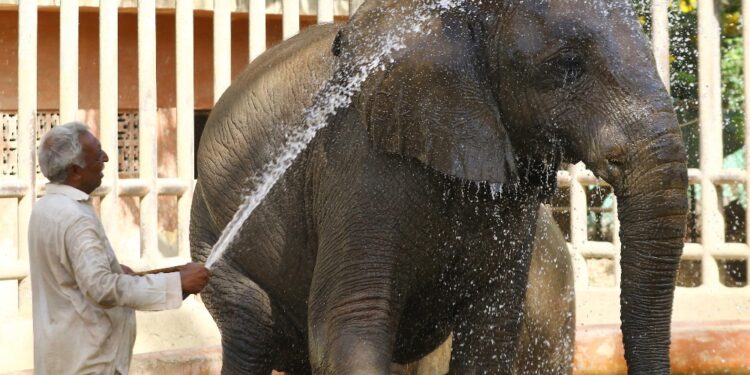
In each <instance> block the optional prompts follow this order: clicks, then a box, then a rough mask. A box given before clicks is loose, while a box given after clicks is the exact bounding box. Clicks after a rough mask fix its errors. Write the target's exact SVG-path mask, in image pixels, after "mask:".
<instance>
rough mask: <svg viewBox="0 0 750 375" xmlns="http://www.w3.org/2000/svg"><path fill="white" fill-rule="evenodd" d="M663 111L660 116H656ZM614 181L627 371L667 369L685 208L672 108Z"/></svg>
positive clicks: (684, 175)
mask: <svg viewBox="0 0 750 375" xmlns="http://www.w3.org/2000/svg"><path fill="white" fill-rule="evenodd" d="M658 117H662V116H658ZM664 117H667V118H666V119H665V118H662V119H661V120H662V121H663V120H667V121H666V122H665V123H662V124H661V125H666V126H658V125H659V124H657V126H655V127H649V128H650V129H652V130H655V129H657V130H656V133H655V134H652V136H650V137H648V138H649V139H648V140H647V141H645V142H644V144H641V145H633V146H631V147H633V148H635V149H636V150H638V151H637V155H635V157H633V158H632V159H630V160H631V161H630V162H629V163H628V164H629V165H627V166H625V168H624V172H625V173H624V174H623V179H622V180H621V181H619V183H615V184H614V188H615V192H616V194H617V196H618V200H619V206H620V208H621V209H620V212H619V218H620V222H621V224H622V225H621V230H620V238H621V241H622V252H621V254H622V257H621V265H622V286H621V288H622V289H621V295H620V303H621V319H622V333H623V341H624V344H625V357H626V359H627V362H628V367H629V373H630V374H669V345H670V322H671V314H672V302H673V298H674V286H675V277H676V274H677V268H678V265H679V261H680V256H681V254H682V247H683V237H684V232H685V221H686V213H687V165H686V156H685V150H684V146H683V143H682V139H681V136H680V132H679V129H678V128H677V126H676V124H675V122H674V121H673V120H674V115H673V114H671V113H670V114H666V116H664Z"/></svg>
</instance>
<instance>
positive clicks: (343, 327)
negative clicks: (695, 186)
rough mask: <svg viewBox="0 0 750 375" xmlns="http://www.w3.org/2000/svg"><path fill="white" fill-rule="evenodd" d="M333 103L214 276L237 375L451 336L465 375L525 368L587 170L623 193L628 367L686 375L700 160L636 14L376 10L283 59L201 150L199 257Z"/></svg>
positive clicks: (500, 8) (418, 345)
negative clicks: (552, 225)
mask: <svg viewBox="0 0 750 375" xmlns="http://www.w3.org/2000/svg"><path fill="white" fill-rule="evenodd" d="M384 51H385V52H384ZM354 78H357V79H359V81H357V82H358V83H355V81H354ZM336 87H346V88H352V90H351V93H350V96H349V97H348V99H347V97H344V98H343V99H342V98H340V97H337V98H336V103H338V104H337V105H336V106H335V107H334V110H332V111H330V112H329V113H327V115H326V118H325V123H326V124H327V125H326V126H325V127H323V128H322V129H320V130H319V131H318V132H317V134H316V135H315V136H314V138H312V140H311V141H310V142H309V144H307V147H306V148H305V149H304V150H302V151H301V153H300V154H299V155H298V156H297V158H296V160H294V162H293V163H292V164H291V165H290V167H289V169H288V170H286V172H285V173H284V174H283V176H282V177H281V178H280V179H279V180H278V182H277V183H276V185H275V186H274V187H273V189H271V190H270V192H269V193H268V195H267V196H266V197H265V199H264V200H263V201H262V203H261V204H260V205H259V206H258V207H257V208H256V209H255V211H254V212H253V213H252V215H251V216H250V217H249V218H248V219H247V221H246V222H244V224H243V225H242V228H241V231H240V232H239V234H238V235H237V237H236V238H235V239H234V241H233V242H232V244H231V246H230V247H228V248H227V251H226V253H225V254H224V256H223V257H222V258H220V260H219V261H218V262H217V263H216V264H214V265H213V266H212V278H211V281H210V282H209V284H208V286H207V287H206V289H204V292H203V293H202V298H203V300H204V302H205V303H206V306H207V308H208V309H209V311H210V312H211V314H212V316H213V318H214V320H215V321H216V323H217V325H218V327H219V329H220V331H221V335H222V348H223V370H222V371H223V373H226V374H232V373H252V374H268V373H270V372H271V369H281V370H284V371H286V372H287V373H292V374H295V373H314V374H388V373H389V371H390V370H389V369H390V366H391V363H392V362H397V363H406V362H409V361H412V360H415V359H418V358H421V357H422V356H424V355H425V354H427V353H429V352H430V351H431V350H432V349H434V348H436V347H437V346H438V345H439V344H440V343H442V342H443V341H444V340H445V339H446V337H448V336H449V335H452V340H453V342H452V350H451V359H450V370H449V372H450V373H451V374H509V373H513V372H514V371H517V369H516V368H515V363H517V361H518V360H519V356H523V355H524V353H525V351H524V350H519V343H520V334H521V332H522V327H523V315H524V304H525V296H526V288H527V285H528V278H529V268H530V266H529V265H530V263H531V256H532V244H533V242H534V237H535V227H536V226H535V223H536V222H537V220H538V209H539V207H540V205H541V204H542V203H544V202H546V201H549V199H550V197H551V196H552V195H553V194H554V192H555V189H556V176H557V167H558V165H560V163H563V162H567V163H575V162H578V161H583V162H584V163H586V165H587V166H588V167H589V168H590V169H591V170H592V171H593V172H594V173H595V174H596V175H597V176H598V177H600V178H602V179H603V180H604V181H606V182H607V183H609V184H610V185H611V186H612V188H613V191H614V192H615V194H616V195H617V198H618V208H619V210H618V217H619V220H620V223H621V226H620V233H619V234H620V238H621V272H622V277H621V283H620V291H621V297H620V303H621V328H622V334H623V343H624V347H625V359H626V362H627V365H628V372H629V373H630V374H668V373H669V370H670V362H669V346H670V319H671V312H672V302H673V297H674V286H675V275H676V272H677V266H678V263H679V259H680V256H681V252H682V247H683V243H682V239H683V237H684V231H685V222H686V212H687V195H686V191H687V166H686V153H685V147H684V145H683V142H682V137H681V134H680V129H679V127H678V125H677V121H676V117H675V114H674V111H673V108H672V105H671V98H670V97H669V94H668V93H667V91H666V89H665V87H664V84H663V83H662V81H661V80H660V78H659V76H658V73H657V71H656V67H655V61H654V58H653V54H652V52H651V50H650V46H649V42H648V40H647V38H646V37H645V36H644V34H643V31H642V29H641V27H640V24H639V23H638V20H637V18H636V17H635V16H634V14H633V12H632V9H631V8H630V5H629V4H628V2H627V1H625V0H555V1H552V0H440V1H436V0H368V1H367V2H365V3H364V4H363V5H361V7H360V8H359V9H358V10H357V12H356V13H355V14H354V15H353V17H352V18H350V20H349V21H348V22H347V23H346V24H343V25H327V26H318V27H313V28H310V29H307V30H306V31H305V32H303V33H301V34H300V35H298V36H296V37H294V38H291V39H289V40H287V41H285V42H284V43H281V44H280V45H278V46H276V47H274V48H271V49H270V50H268V51H267V52H266V53H265V54H263V55H262V56H260V57H259V58H258V59H256V60H255V61H253V62H252V63H251V64H250V65H249V66H248V67H247V68H246V70H245V71H244V72H243V73H242V74H241V75H240V76H239V77H238V78H236V79H235V81H234V82H233V83H232V85H231V86H230V88H228V89H227V91H226V92H225V93H224V94H223V95H222V97H221V98H220V100H219V101H218V102H217V104H216V106H215V108H214V109H213V111H212V112H211V114H210V116H209V119H208V122H207V125H206V128H205V130H204V133H203V135H202V138H201V140H200V145H199V148H198V161H197V169H198V170H197V179H198V181H197V183H196V185H195V190H194V196H193V206H192V213H191V226H190V240H191V254H192V256H193V258H194V259H195V260H197V261H204V260H205V259H206V257H207V256H208V254H209V253H210V252H211V249H212V247H213V245H214V244H215V243H216V241H217V239H218V238H219V236H220V234H221V232H222V229H223V228H224V227H225V226H226V225H227V223H229V222H230V220H231V219H232V217H233V215H234V214H235V212H236V211H237V207H238V205H239V204H240V203H241V202H243V195H244V194H245V193H246V192H247V191H252V190H253V189H254V188H255V187H256V186H257V184H258V180H257V179H255V178H254V177H255V176H256V175H257V174H258V173H259V172H262V171H264V168H265V167H264V166H265V165H266V164H268V163H269V162H270V161H271V160H272V159H273V158H274V155H276V153H277V152H279V149H280V148H282V146H283V145H284V144H286V142H287V141H288V137H290V134H294V133H295V131H298V130H299V129H304V128H306V127H308V126H309V123H308V119H309V114H310V112H308V110H307V108H318V107H320V106H323V105H324V104H325V103H326V101H327V100H331V99H330V92H332V91H331V90H332V88H336ZM334 91H335V90H334Z"/></svg>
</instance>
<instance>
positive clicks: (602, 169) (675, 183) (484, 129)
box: [333, 0, 687, 374]
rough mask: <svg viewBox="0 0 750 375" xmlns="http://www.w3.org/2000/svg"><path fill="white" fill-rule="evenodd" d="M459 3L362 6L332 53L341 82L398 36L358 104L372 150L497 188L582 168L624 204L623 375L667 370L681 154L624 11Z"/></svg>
mask: <svg viewBox="0 0 750 375" xmlns="http://www.w3.org/2000/svg"><path fill="white" fill-rule="evenodd" d="M456 2H458V3H459V4H458V5H457V6H456V7H453V8H451V7H448V8H447V9H445V8H441V7H440V6H439V5H436V4H444V3H449V1H448V0H443V1H442V2H440V1H437V0H435V1H428V0H370V1H368V2H367V3H365V4H364V5H363V7H362V8H360V10H359V11H358V12H357V14H356V15H355V16H354V17H353V19H352V20H351V21H350V24H349V25H348V26H346V27H344V28H343V29H342V30H341V31H340V33H339V35H338V37H337V40H336V42H335V44H334V48H333V49H334V54H336V55H337V56H338V65H337V69H339V72H341V71H344V70H346V69H348V67H349V68H350V67H351V66H356V64H357V61H356V60H357V59H359V58H362V57H363V56H368V55H369V56H376V55H377V51H373V49H377V48H383V47H384V46H385V47H388V46H389V44H388V43H383V41H382V40H379V39H378V38H382V37H383V36H385V35H391V36H393V35H400V36H399V37H400V38H401V39H400V40H399V38H395V39H394V38H392V39H393V40H391V41H390V42H393V41H395V44H396V45H400V46H401V47H403V48H400V49H397V50H396V51H394V52H392V53H390V55H388V56H384V57H385V59H386V61H387V62H388V63H386V64H384V65H383V66H384V68H383V69H380V70H376V71H375V72H374V73H373V74H370V75H369V76H368V77H367V79H366V80H365V81H364V82H363V84H362V86H361V90H360V92H359V94H358V95H357V96H356V97H355V98H354V105H355V106H356V108H357V109H358V110H359V111H360V113H361V116H362V118H363V121H364V123H365V124H366V126H367V129H368V131H369V134H370V138H371V141H372V143H373V144H375V145H377V146H378V147H380V148H382V149H383V150H385V151H386V152H391V153H397V154H401V155H403V156H405V157H411V158H416V159H418V160H420V161H422V162H423V163H425V164H427V165H429V166H430V167H432V168H434V169H436V170H438V171H441V172H443V173H445V174H448V175H452V176H455V177H458V178H462V179H467V180H472V181H487V182H491V183H506V184H511V183H514V182H515V181H518V179H519V177H518V176H519V174H520V172H524V173H528V171H523V170H522V169H523V168H527V167H524V165H528V164H527V163H525V162H524V163H520V162H519V161H524V160H534V161H537V162H540V163H544V162H545V161H546V162H547V163H548V164H550V163H554V164H555V167H556V163H557V162H559V161H560V160H565V161H570V162H577V161H579V160H582V161H584V162H585V163H586V164H587V165H588V166H589V168H591V169H592V170H593V171H594V172H595V173H596V174H597V175H598V176H600V177H602V178H603V179H604V180H606V181H607V182H608V183H609V184H611V185H612V186H613V187H614V190H615V193H616V194H617V196H618V199H619V202H620V203H619V207H620V213H619V215H620V220H621V223H622V225H621V228H622V230H621V233H620V236H621V238H622V291H621V304H622V308H621V318H622V330H623V336H624V342H625V353H626V358H627V362H628V365H629V369H630V372H631V373H648V374H656V373H668V372H669V357H668V354H669V343H670V337H669V336H670V316H671V312H672V300H673V294H674V278H675V274H676V270H677V266H678V263H679V258H680V254H681V251H682V246H683V244H682V238H683V232H684V226H685V214H686V210H687V208H686V207H687V199H686V187H687V168H686V157H685V150H684V146H683V144H682V140H681V135H680V130H679V128H678V126H677V122H676V118H675V115H674V113H673V109H672V106H671V101H670V97H669V95H668V93H667V91H666V90H665V88H664V85H663V84H662V82H661V80H660V79H659V77H658V75H657V71H656V68H655V63H654V59H653V55H652V52H651V50H650V45H649V42H648V41H647V39H646V37H645V36H644V34H643V32H642V30H641V27H640V25H639V24H638V21H637V19H636V17H635V16H634V14H633V12H632V9H631V8H630V5H629V4H628V2H627V1H626V0H524V1H520V0H519V1H512V0H481V1H480V0H465V1H463V2H460V1H456ZM414 12H416V13H419V16H418V17H413V16H410V14H412V13H414ZM399 29H400V30H405V31H406V32H403V33H401V31H399ZM374 46H375V47H374ZM381 57H383V56H381ZM349 73H351V72H349ZM552 169H553V170H554V168H552ZM537 181H541V182H544V181H549V179H539V180H537Z"/></svg>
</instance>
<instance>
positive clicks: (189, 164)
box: [175, 1, 195, 258]
mask: <svg viewBox="0 0 750 375" xmlns="http://www.w3.org/2000/svg"><path fill="white" fill-rule="evenodd" d="M176 7H177V9H176V10H175V12H176V15H175V18H176V21H177V22H176V27H177V29H176V30H175V35H176V42H177V46H176V50H177V54H176V58H177V176H178V177H179V178H180V179H182V180H183V181H185V182H187V183H188V189H187V191H186V192H185V193H184V194H182V195H181V196H179V197H178V198H177V199H178V203H177V249H178V253H179V255H180V256H181V257H186V258H189V257H190V237H189V236H188V229H189V227H190V204H191V203H192V198H193V134H194V132H195V130H194V126H195V113H194V106H195V94H194V84H193V68H194V67H193V50H194V48H193V2H192V1H178V2H177V4H176Z"/></svg>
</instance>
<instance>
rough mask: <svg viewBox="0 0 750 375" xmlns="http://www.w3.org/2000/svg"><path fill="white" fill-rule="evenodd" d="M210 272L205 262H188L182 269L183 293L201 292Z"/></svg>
mask: <svg viewBox="0 0 750 375" xmlns="http://www.w3.org/2000/svg"><path fill="white" fill-rule="evenodd" d="M208 277H209V272H208V269H207V268H206V267H205V266H204V265H203V263H195V262H193V263H188V264H186V265H184V266H183V267H182V269H181V270H180V281H181V282H182V293H183V294H195V293H200V291H201V290H203V287H205V286H206V284H207V283H208Z"/></svg>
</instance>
